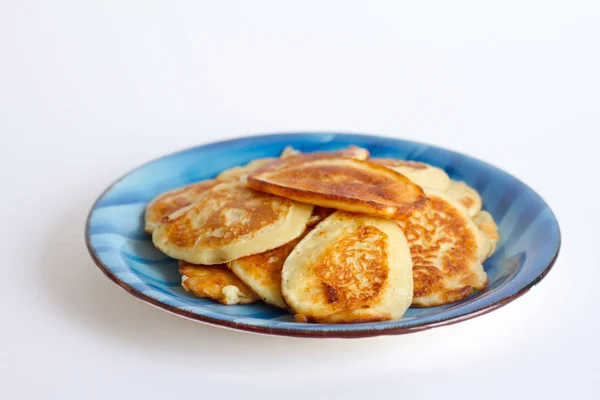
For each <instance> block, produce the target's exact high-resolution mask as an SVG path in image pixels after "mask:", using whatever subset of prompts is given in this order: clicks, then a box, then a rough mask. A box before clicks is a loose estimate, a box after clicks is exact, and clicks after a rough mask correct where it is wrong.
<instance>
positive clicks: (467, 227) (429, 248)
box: [399, 195, 487, 307]
mask: <svg viewBox="0 0 600 400" xmlns="http://www.w3.org/2000/svg"><path fill="white" fill-rule="evenodd" d="M399 225H400V227H401V228H402V230H403V231H404V234H405V236H406V239H407V241H408V244H409V247H410V252H411V257H412V260H413V278H414V298H413V304H412V305H413V306H414V307H430V306H436V305H441V304H447V303H452V302H455V301H458V300H461V299H463V298H465V297H467V296H469V295H470V294H472V293H473V292H474V291H475V290H480V289H483V287H485V285H486V283H487V275H486V274H485V272H484V270H483V267H482V266H481V262H480V257H481V251H482V247H483V245H484V244H487V243H486V242H482V240H486V239H485V238H482V237H481V236H479V235H480V232H479V230H478V229H477V227H476V226H475V224H474V223H473V221H471V219H470V218H469V217H468V215H467V213H466V210H464V211H460V210H459V209H458V208H457V207H455V205H454V204H453V203H452V202H451V201H449V199H448V198H446V197H441V196H437V195H430V200H429V202H428V206H427V207H426V208H425V210H424V211H423V212H416V213H414V215H412V216H405V217H404V218H402V219H400V220H399ZM486 251H487V250H486Z"/></svg>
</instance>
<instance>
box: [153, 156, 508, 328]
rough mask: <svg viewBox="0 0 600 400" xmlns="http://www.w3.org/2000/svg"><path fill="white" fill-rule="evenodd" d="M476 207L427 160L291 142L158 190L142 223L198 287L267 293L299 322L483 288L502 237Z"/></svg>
mask: <svg viewBox="0 0 600 400" xmlns="http://www.w3.org/2000/svg"><path fill="white" fill-rule="evenodd" d="M481 207H482V202H481V197H480V196H479V194H478V193H477V191H475V190H474V189H473V188H471V187H469V186H468V185H466V184H465V183H464V182H459V181H453V180H451V179H450V178H449V177H448V175H447V174H446V173H445V172H444V171H443V170H442V169H440V168H436V167H434V166H431V165H428V164H424V163H420V162H414V161H401V160H395V159H385V158H372V157H370V155H369V152H368V151H367V150H366V149H363V148H359V147H355V146H350V147H348V148H346V149H343V150H339V151H333V152H317V153H306V154H301V153H299V152H298V151H296V150H294V149H292V148H289V147H288V148H286V149H284V151H283V153H282V154H281V156H280V157H279V158H265V159H258V160H254V161H252V162H250V163H249V164H247V165H245V166H240V167H235V168H232V169H229V170H226V171H223V172H222V173H221V174H219V175H218V176H217V177H216V178H215V179H211V180H206V181H202V182H197V183H194V184H192V185H188V186H185V187H182V188H178V189H175V190H172V191H170V192H167V193H163V194H161V195H159V196H158V197H156V198H155V199H153V200H152V201H151V202H150V203H149V204H148V206H147V209H146V220H145V230H146V231H147V232H148V233H150V234H152V241H153V243H154V245H155V246H156V247H157V248H158V249H159V250H161V251H162V252H164V253H165V254H167V255H169V256H171V257H173V258H176V259H178V260H179V272H180V273H181V275H182V286H183V288H184V289H185V290H186V291H189V292H192V293H193V294H195V295H196V296H199V297H209V298H212V299H214V300H216V301H218V302H220V303H222V304H228V305H229V304H249V303H253V302H256V301H259V300H263V301H265V302H266V303H269V304H271V305H273V306H275V307H280V308H282V309H285V310H289V311H290V312H292V313H294V315H295V319H296V320H297V321H301V322H308V321H310V322H319V323H344V322H346V323H347V322H367V321H382V320H390V319H400V318H401V317H402V315H403V314H404V313H405V312H406V310H407V309H408V307H411V306H412V307H431V306H438V305H442V304H448V303H452V302H455V301H459V300H461V299H464V298H465V297H467V296H469V295H470V294H472V293H474V292H475V291H478V290H481V289H483V288H484V287H485V285H486V283H487V275H486V273H485V271H484V269H483V266H482V262H483V261H484V260H485V259H486V258H487V257H489V256H490V255H491V254H492V253H493V252H494V250H495V247H496V243H497V242H498V239H499V237H498V230H497V227H496V224H495V223H494V220H493V218H492V217H491V215H490V214H489V213H487V212H486V211H482V210H481Z"/></svg>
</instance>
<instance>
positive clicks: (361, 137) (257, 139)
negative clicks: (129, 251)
mask: <svg viewBox="0 0 600 400" xmlns="http://www.w3.org/2000/svg"><path fill="white" fill-rule="evenodd" d="M281 137H284V138H286V140H288V141H292V140H309V139H313V140H316V142H317V143H321V142H323V143H327V142H333V141H336V140H339V141H342V142H344V143H346V144H347V143H354V142H358V143H357V144H358V145H361V143H360V142H361V141H368V142H373V141H374V142H377V143H378V145H380V146H383V145H385V144H388V145H393V146H401V145H405V146H413V147H417V148H423V149H427V150H429V151H433V152H434V153H435V152H437V153H444V154H446V155H447V156H448V157H450V158H452V159H461V160H466V161H467V162H468V163H471V164H475V165H479V166H483V167H485V168H486V169H488V170H489V171H491V173H493V174H500V175H501V176H504V177H506V178H508V179H510V180H511V182H512V185H513V186H514V185H517V186H520V189H521V190H522V191H525V192H528V195H529V196H533V198H535V200H536V201H537V202H539V203H540V204H541V206H542V209H541V211H544V212H546V213H547V217H548V219H549V222H550V223H551V225H552V228H555V235H554V236H553V237H552V239H553V244H552V246H550V247H549V249H548V251H546V252H544V255H543V258H544V260H543V261H542V262H539V263H538V265H535V266H534V267H530V268H529V271H528V277H527V278H525V280H524V282H521V283H520V284H518V285H510V283H511V281H512V279H513V278H514V277H513V278H511V279H510V280H509V281H508V283H507V284H504V285H503V286H502V287H501V288H500V289H499V290H497V291H494V292H491V293H490V294H489V295H485V296H482V297H476V298H474V299H471V300H469V301H467V302H465V301H463V302H459V303H456V304H455V305H453V306H452V307H451V308H450V309H448V310H445V311H444V310H443V311H440V312H439V313H437V314H440V315H439V317H436V315H437V314H436V313H433V314H432V316H429V317H427V318H422V321H420V320H417V322H415V323H406V321H404V320H398V321H386V322H378V323H366V324H341V325H319V324H300V323H293V322H277V321H275V322H273V321H271V320H259V321H258V322H257V321H252V322H248V321H246V320H245V319H244V318H238V320H236V318H231V316H229V315H218V314H217V315H215V313H210V312H207V313H199V312H197V310H196V311H191V310H188V309H185V307H183V306H178V305H174V304H172V303H173V302H172V301H170V300H168V299H165V295H164V294H163V293H160V292H158V291H155V290H154V289H152V288H151V287H146V288H144V290H142V289H140V288H139V287H135V285H132V284H130V283H128V282H125V281H124V280H123V279H121V278H120V277H119V276H117V274H116V273H115V271H114V268H113V267H111V265H107V263H106V262H104V261H103V260H102V257H101V255H100V254H99V252H98V249H97V248H95V246H94V245H93V244H92V238H91V237H92V233H91V231H92V217H93V214H94V211H95V210H96V209H97V208H100V207H102V206H100V207H99V204H101V203H102V201H103V199H104V198H105V196H106V195H107V194H109V193H110V192H111V191H112V190H113V189H114V187H115V185H118V184H119V183H120V182H122V181H123V180H125V179H126V178H127V177H128V176H130V175H131V174H133V173H135V172H136V171H139V170H142V169H143V168H144V167H146V166H148V165H151V164H153V163H156V162H159V161H161V160H165V159H168V158H170V157H175V156H177V155H182V154H185V153H188V152H193V151H197V150H200V149H203V150H210V149H218V148H221V147H228V146H232V145H241V146H244V145H247V146H251V145H252V146H256V145H257V143H261V142H273V141H276V140H277V138H281ZM318 138H322V139H321V140H319V139H318ZM393 146H392V147H393ZM411 159H418V157H416V158H415V157H411ZM425 161H427V162H432V163H433V164H435V160H433V161H432V160H431V159H427V160H425ZM85 240H86V245H87V248H88V251H89V253H90V255H91V257H92V259H93V260H94V262H95V263H96V265H97V266H98V267H99V268H100V270H101V271H102V272H103V273H104V274H105V275H106V276H107V277H108V278H109V279H110V280H112V281H113V282H115V283H116V284H117V285H118V286H119V287H121V288H122V289H123V290H125V291H126V292H128V293H130V294H131V295H133V296H135V297H137V298H138V299H140V300H142V301H144V302H147V303H149V304H151V305H154V306H156V307H158V308H161V309H163V310H166V311H169V312H171V313H174V314H176V315H179V316H182V317H185V318H188V319H192V320H197V321H201V322H205V323H209V324H212V325H217V326H221V327H226V328H231V329H237V330H244V331H250V332H255V333H262V334H274V335H281V336H295V337H332V338H334V337H335V338H357V337H369V336H378V335H397V334H405V333H412V332H418V331H421V330H426V329H431V328H434V327H438V326H444V325H451V324H454V323H457V322H461V321H465V320H468V319H471V318H474V317H477V316H479V315H483V314H486V313H488V312H491V311H493V310H495V309H497V308H500V307H502V306H504V305H506V304H508V303H510V302H511V301H513V300H515V299H517V298H518V297H520V296H522V295H523V294H525V293H526V292H528V291H529V290H530V289H531V288H532V287H533V286H535V285H536V284H537V283H539V282H540V281H541V280H542V279H543V278H544V277H545V276H546V275H547V274H548V272H550V270H551V269H552V266H553V265H554V263H555V262H556V259H557V257H558V254H559V252H560V246H561V234H560V227H559V225H558V221H557V219H556V216H555V215H554V213H553V212H552V210H551V209H550V207H549V206H548V204H547V203H546V202H545V201H544V200H543V199H542V198H541V196H539V195H538V194H537V193H536V192H535V191H534V190H532V189H531V188H530V187H529V186H527V185H526V184H524V183H523V182H522V181H520V180H519V179H517V178H515V177H513V176H512V175H510V174H508V173H507V172H504V171H502V170H501V169H499V168H497V167H495V166H493V165H490V164H488V163H486V162H484V161H481V160H479V159H477V158H474V157H471V156H467V155H464V154H461V153H459V152H456V151H453V150H448V149H444V148H441V147H437V146H433V145H429V144H425V143H420V142H415V141H409V140H403V139H396V138H390V137H384V136H377V135H365V134H349V133H336V132H318V133H317V132H306V133H304V132H301V133H274V134H265V135H258V136H249V137H243V138H236V139H230V140H225V141H220V142H214V143H210V144H206V145H201V146H195V147H191V148H188V149H185V150H180V151H177V152H174V153H171V154H168V155H165V156H163V157H159V158H156V159H154V160H151V161H149V162H147V163H145V164H143V165H141V166H139V167H137V168H135V169H133V170H131V171H130V172H128V173H126V174H125V175H123V176H122V177H120V178H119V179H118V180H116V181H115V182H114V183H113V184H111V185H110V186H109V187H108V188H107V189H106V190H104V192H103V193H102V194H101V195H100V196H99V197H98V199H97V200H96V202H95V203H94V205H93V207H92V209H91V210H90V212H89V214H88V218H87V221H86V226H85ZM546 247H548V246H546ZM521 267H522V266H520V267H519V268H518V270H520V269H521ZM515 274H517V272H515ZM515 276H516V275H515ZM153 290H154V292H155V293H153ZM486 297H489V299H488V301H487V302H486V301H482V300H483V299H485V298H486ZM175 303H176V302H175Z"/></svg>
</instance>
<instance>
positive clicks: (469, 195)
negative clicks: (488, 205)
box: [446, 180, 482, 217]
mask: <svg viewBox="0 0 600 400" xmlns="http://www.w3.org/2000/svg"><path fill="white" fill-rule="evenodd" d="M446 194H447V195H448V196H449V197H450V198H452V199H453V200H455V201H458V202H459V203H460V204H462V205H463V206H464V207H465V208H466V209H467V211H468V212H469V215H470V216H471V217H473V216H475V214H477V213H478V212H479V211H481V206H482V201H481V196H480V195H479V193H477V190H475V189H473V188H472V187H470V186H469V185H467V184H466V183H464V182H462V181H455V180H451V181H450V185H448V189H446Z"/></svg>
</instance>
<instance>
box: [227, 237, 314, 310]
mask: <svg viewBox="0 0 600 400" xmlns="http://www.w3.org/2000/svg"><path fill="white" fill-rule="evenodd" d="M303 237H304V236H300V237H298V238H296V239H294V240H292V241H291V242H289V243H286V244H284V245H283V246H279V247H277V248H275V249H272V250H268V251H266V252H264V253H260V254H254V255H251V256H248V257H242V258H238V259H237V260H233V261H231V262H229V263H228V266H229V268H230V269H231V271H232V272H233V273H234V274H235V275H236V276H237V277H238V278H240V280H241V281H242V282H244V283H245V284H246V285H248V286H249V287H250V288H252V290H254V292H255V293H256V294H258V295H259V296H260V298H261V299H262V300H263V301H265V302H266V303H269V304H271V305H274V306H276V307H279V308H283V309H287V306H286V304H285V302H284V301H283V298H282V296H281V270H282V268H283V263H284V262H285V260H286V259H287V257H288V255H289V254H290V253H291V252H292V250H294V248H295V247H296V245H297V244H298V242H300V240H301V239H302V238H303Z"/></svg>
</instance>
